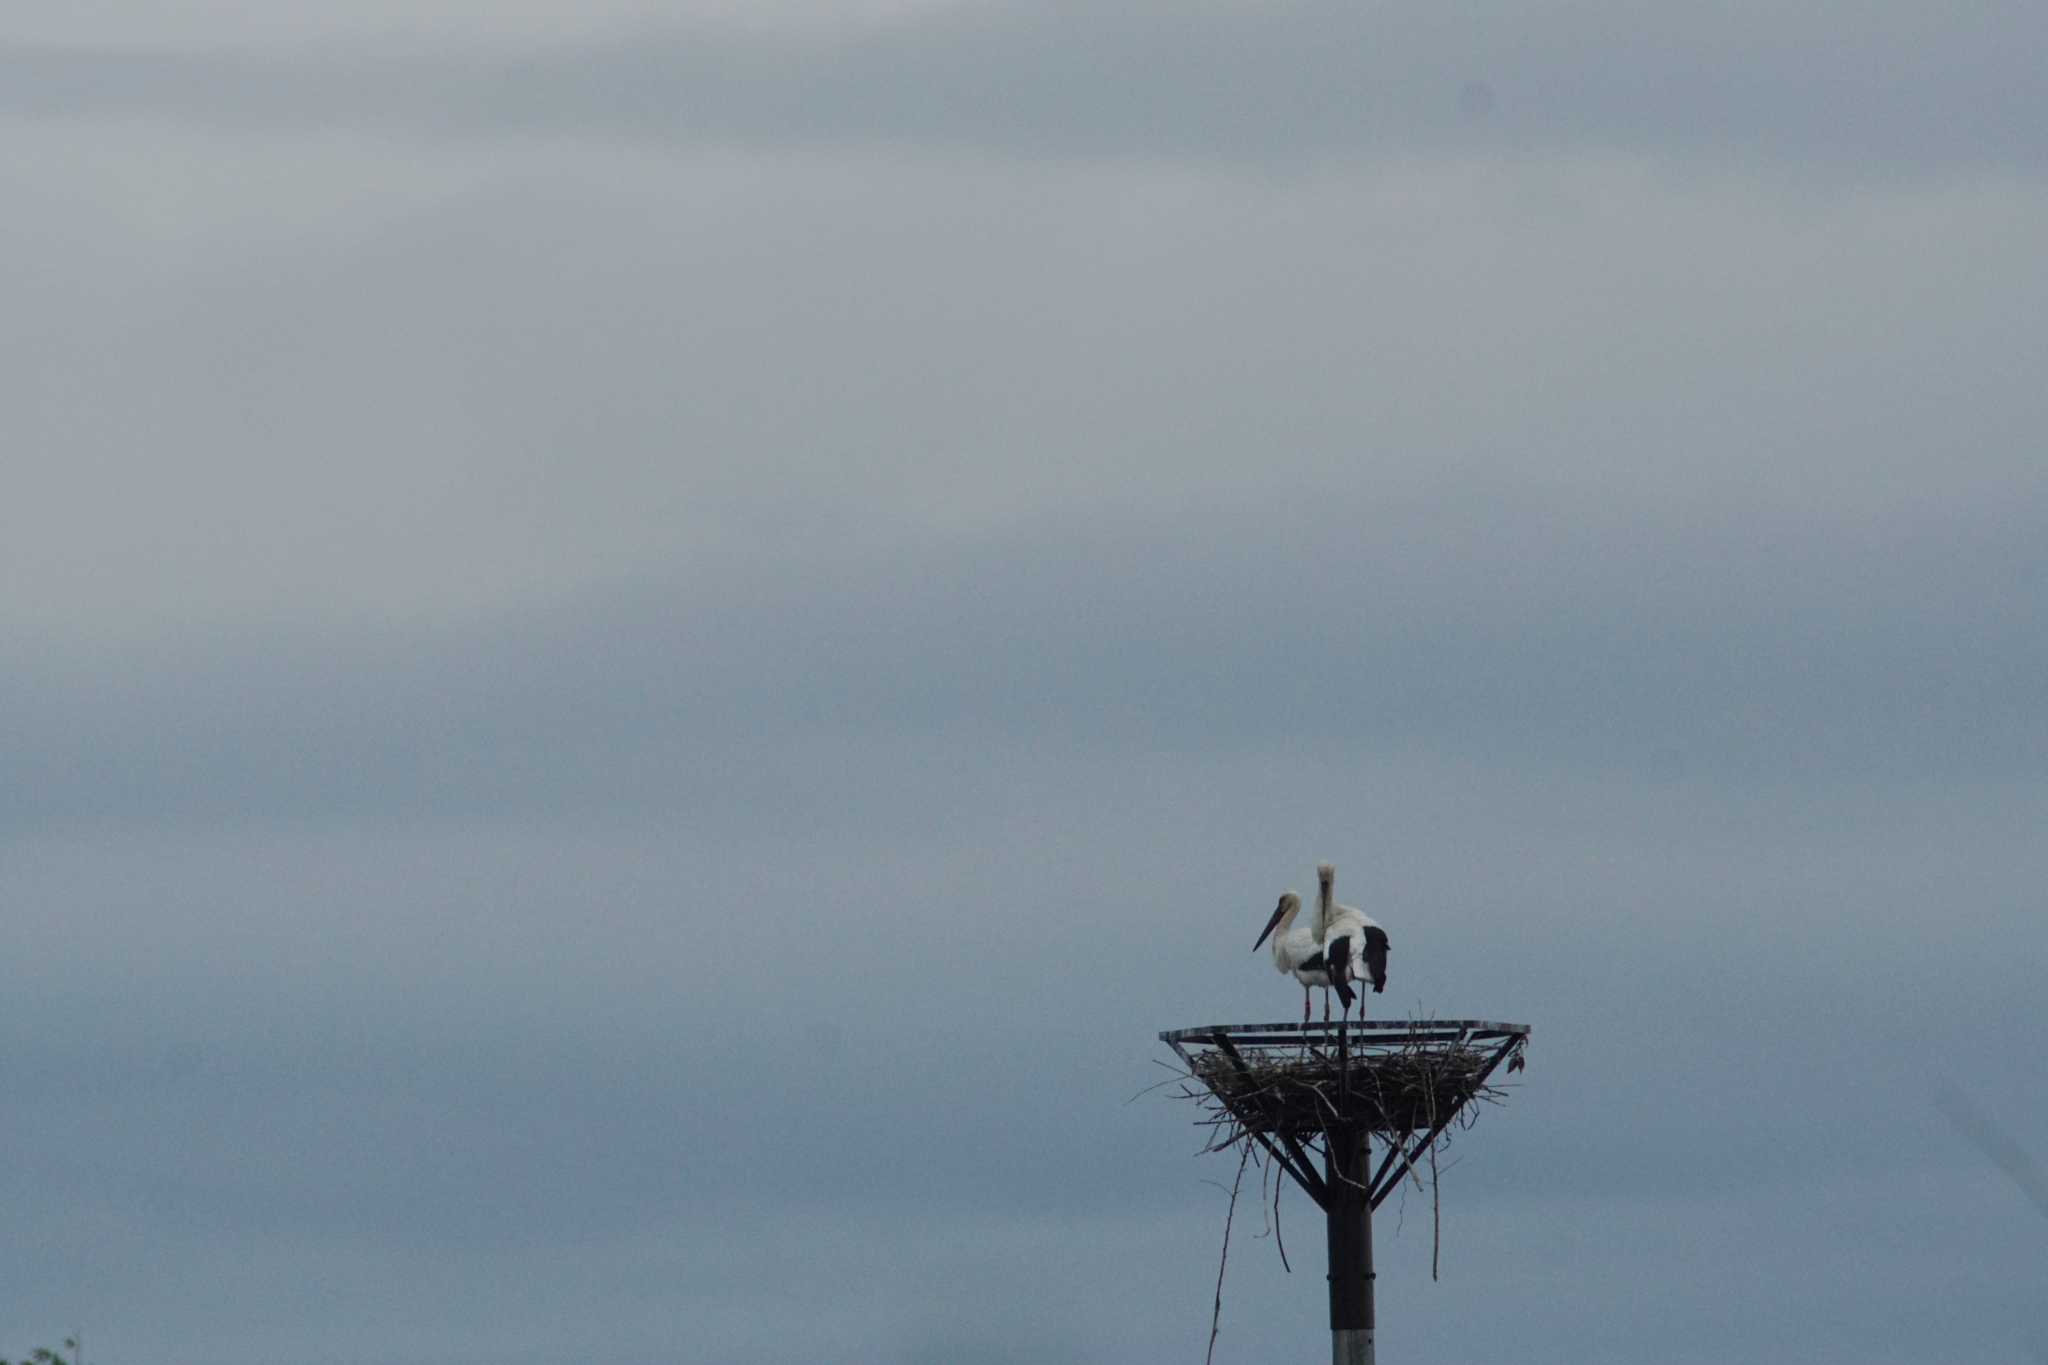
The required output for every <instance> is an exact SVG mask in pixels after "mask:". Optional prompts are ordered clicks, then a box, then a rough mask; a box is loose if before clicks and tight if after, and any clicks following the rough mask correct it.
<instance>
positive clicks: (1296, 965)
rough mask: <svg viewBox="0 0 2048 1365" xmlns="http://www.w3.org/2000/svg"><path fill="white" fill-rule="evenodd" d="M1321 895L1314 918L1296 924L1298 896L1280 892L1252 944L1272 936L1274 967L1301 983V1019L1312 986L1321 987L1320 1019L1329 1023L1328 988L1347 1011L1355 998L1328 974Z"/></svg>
mask: <svg viewBox="0 0 2048 1365" xmlns="http://www.w3.org/2000/svg"><path fill="white" fill-rule="evenodd" d="M1328 901H1329V897H1328V896H1324V897H1323V900H1322V902H1321V903H1319V904H1318V907H1317V910H1316V916H1315V920H1314V922H1313V923H1311V924H1297V923H1296V922H1295V921H1296V920H1297V919H1298V918H1299V917H1300V915H1301V897H1299V896H1297V895H1295V894H1294V893H1293V892H1292V891H1283V892H1281V893H1280V904H1278V905H1277V906H1275V907H1274V908H1273V917H1272V918H1271V919H1269V920H1267V921H1266V927H1265V928H1264V929H1262V930H1260V931H1259V941H1258V942H1257V943H1254V944H1253V945H1252V951H1253V952H1255V953H1256V952H1257V951H1258V950H1259V948H1260V947H1261V946H1262V945H1263V944H1264V943H1265V941H1266V936H1267V935H1268V934H1271V935H1272V936H1273V966H1274V967H1275V968H1276V969H1277V970H1278V971H1279V972H1280V974H1281V975H1282V976H1292V977H1293V978H1294V979H1295V980H1296V981H1299V982H1300V983H1301V1022H1302V1023H1304V1024H1306V1023H1307V1022H1308V993H1309V989H1310V988H1311V987H1313V986H1321V987H1324V992H1323V1022H1324V1023H1326V1024H1327V1023H1329V1022H1330V996H1329V990H1330V988H1335V990H1336V992H1337V998H1338V999H1339V1000H1342V1001H1343V1002H1344V1008H1345V1010H1346V1011H1347V1012H1348V1011H1349V1010H1350V1008H1351V1001H1352V999H1353V998H1354V997H1353V996H1352V993H1351V987H1350V985H1349V983H1348V982H1344V981H1334V980H1332V979H1331V977H1330V970H1329V965H1328V959H1327V958H1326V957H1325V956H1324V951H1323V929H1324V915H1323V910H1322V905H1323V904H1327V903H1328Z"/></svg>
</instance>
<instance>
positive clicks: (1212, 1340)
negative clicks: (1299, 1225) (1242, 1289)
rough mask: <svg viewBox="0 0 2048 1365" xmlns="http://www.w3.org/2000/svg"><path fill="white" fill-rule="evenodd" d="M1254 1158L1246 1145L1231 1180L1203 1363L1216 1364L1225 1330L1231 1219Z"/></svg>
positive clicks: (1235, 1211) (1250, 1146)
mask: <svg viewBox="0 0 2048 1365" xmlns="http://www.w3.org/2000/svg"><path fill="white" fill-rule="evenodd" d="M1251 1159H1252V1145H1251V1144H1250V1143H1249V1142H1247V1143H1246V1144H1245V1145H1244V1153H1243V1155H1241V1156H1239V1157H1238V1159H1237V1179H1235V1180H1233V1181H1231V1182H1230V1207H1229V1209H1227V1210H1226V1211H1225V1212H1224V1214H1223V1255H1222V1256H1221V1257H1219V1258H1218V1259H1217V1261H1216V1308H1215V1311H1214V1312H1212V1313H1211V1314H1210V1315H1209V1353H1208V1354H1207V1355H1206V1356H1204V1357H1202V1365H1215V1362H1216V1334H1217V1333H1218V1332H1220V1331H1222V1330H1223V1271H1224V1268H1225V1267H1226V1266H1228V1265H1229V1264H1230V1220H1231V1219H1233V1218H1235V1217H1237V1187H1238V1186H1240V1185H1242V1184H1243V1183H1244V1167H1245V1163H1246V1162H1248V1161H1250V1160H1251Z"/></svg>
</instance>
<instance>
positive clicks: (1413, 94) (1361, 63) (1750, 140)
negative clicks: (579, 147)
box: [0, 0, 2043, 167]
mask: <svg viewBox="0 0 2048 1365" xmlns="http://www.w3.org/2000/svg"><path fill="white" fill-rule="evenodd" d="M2040 23H2041V21H2040V18H2039V15H2038V14H2037V13H2036V12H2035V11H2034V10H2033V9H2031V8H2029V7H2027V6H2024V5H2017V4H2010V3H1986V4H1980V5H1972V6H1967V7H1965V8H1964V9H1962V10H1960V11H1953V12H1950V13H1947V14H1946V15H1945V16H1944V18H1943V20H1942V21H1941V22H1939V23H1934V22H1929V21H1928V20H1927V18H1926V16H1925V14H1924V12H1922V11H1920V10H1917V9H1915V8H1913V7H1911V6H1899V5H1894V6H1883V7H1878V8H1877V9H1875V10H1871V9H1865V10H1859V11H1857V12H1856V13H1855V14H1854V15H1843V14H1837V13H1833V12H1829V11H1825V10H1821V11H1812V12H1809V13H1804V14H1801V15H1796V16H1794V15H1786V14H1785V13H1783V12H1782V11H1781V10H1778V9H1773V8H1771V7H1767V6H1759V5H1741V6H1734V7H1726V6H1724V7H1721V8H1717V9H1714V10H1710V11H1699V12H1696V13H1688V14H1684V15H1672V16H1660V17H1659V19H1658V21H1657V22H1656V23H1655V24H1654V25H1647V24H1645V23H1644V22H1643V21H1642V16H1641V15H1640V13H1639V12H1637V11H1635V10H1633V9H1631V8H1629V7H1627V6H1616V5H1613V4H1611V3H1585V4H1576V5H1570V6H1564V7H1561V8H1551V9H1547V10H1545V11H1544V12H1542V13H1541V14H1536V13H1529V14H1506V13H1503V12H1501V11H1499V10H1497V9H1494V8H1490V7H1485V6H1476V5H1462V6H1452V7H1448V8H1446V7H1443V6H1433V7H1425V6H1413V5H1375V6H1355V5H1354V6H1347V5H1338V4H1330V3H1325V2H1324V0H1304V2H1303V3H1293V4H1288V5H1283V6H1271V5H1264V6H1246V5H1238V4H1229V3H1208V4H1202V5H1197V6H1193V7H1190V6H1171V7H1166V8H1158V7H1152V8H1131V7H1120V8H1118V9H1117V10H1115V11H1114V12H1108V11H1102V10H1099V9H1094V8H1090V7H1087V6H1076V5H1070V4H1053V3H1030V4H975V5H947V6H941V7H936V8H932V9H928V10H917V11H912V12H910V13H907V14H904V15H901V16H897V17H895V18H893V19H890V20H887V21H883V22H876V23H871V24H866V25H862V26H859V27H856V28H852V29H840V30H838V31H836V32H835V31H833V30H832V29H830V28H827V29H823V30H821V29H819V28H817V27H815V26H813V25H811V24H809V23H805V24H802V25H797V26H793V27H782V28H778V29H774V30H763V29H759V28H755V29H741V28H736V27H734V26H732V25H731V24H730V23H729V22H720V21H717V20H712V21H710V22H706V21H705V20H704V19H703V18H702V17H700V18H699V19H698V20H696V21H695V22H689V23H686V24H683V25H679V26H673V27H662V26H652V27H644V28H641V29H640V30H639V31H628V32H616V31H614V32H609V33H605V34H603V35H602V36H598V37H594V38H588V39H584V40H582V41H580V42H573V41H572V42H570V43H567V44H564V43H561V42H553V43H548V44H545V45H543V44H541V43H539V42H534V41H533V40H532V39H530V38H529V39H528V40H527V42H528V43H529V44H530V45H529V46H528V47H527V48H526V50H524V51H521V52H519V53H518V54H517V55H516V56H506V55H504V54H503V53H501V52H490V51H488V50H483V51H479V50H478V49H477V47H476V45H475V42H474V40H472V43H471V46H470V49H469V51H468V52H467V54H464V53H462V52H461V51H460V50H458V49H456V48H454V47H452V46H443V47H441V48H440V49H439V50H435V49H434V48H432V47H424V48H423V47H421V46H419V45H418V44H417V43H416V42H415V43H413V44H412V45H411V46H410V47H409V48H408V49H405V50H401V49H398V48H396V47H394V45H393V44H392V43H390V42H389V41H388V40H387V41H386V42H384V43H383V44H382V48H381V50H378V49H375V48H362V47H358V48H357V50H355V51H354V52H352V53H351V52H347V51H344V50H342V49H341V47H340V45H339V44H334V43H330V44H328V45H326V48H325V49H324V50H312V51H301V52H298V53H295V54H289V55H287V54H285V53H283V52H281V51H279V50H276V49H272V50H262V49H258V50H255V51H253V52H245V53H243V54H239V55H235V56H225V55H218V54H209V53H206V52H186V53H177V52H169V51H163V50H158V51H155V52H143V53H133V52H120V51H114V50H110V49H100V50H92V49H50V48H29V47H17V48H16V49H14V51H13V52H12V53H10V54H8V56H7V58H6V59H5V60H4V61H0V70H4V71H5V73H6V77H7V79H6V82H5V87H4V88H5V89H6V90H7V91H8V96H7V107H8V108H10V109H11V110H12V111H14V112H16V113H17V114H22V115H31V116H43V115H74V114H80V113H90V112H97V113H103V114H104V113H118V112H121V111H124V110H125V111H130V112H136V113H141V112H144V111H149V112H153V113H155V114H157V115H159V116H173V117H183V118H189V119H195V120H199V121H202V122H207V123H225V124H229V125H249V124H277V123H280V122H282V123H298V124H304V125H323V124H330V123H340V124H345V125H369V126H386V127H413V128H417V129H422V130H428V129H431V130H437V131H442V132H459V133H466V134H478V133H487V134H491V135H497V134H502V133H505V132H508V131H514V130H517V131H521V132H525V133H529V134H548V133H564V132H574V133H583V134H588V135H593V136H598V137H619V136H623V137H627V138H633V139H646V140H651V141H655V142H677V143H684V144H688V143H704V142H711V143H734V144H740V145H776V144H780V145H792V146H804V145H808V146H832V145H842V144H846V143H849V142H861V141H880V142H884V143H890V144H910V145H925V146H934V145H936V146H944V147H958V148H972V149H977V150H981V151H988V152H996V153H1001V154H1006V155H1023V156H1034V157H1039V156H1084V157H1098V156H1109V157H1118V158H1123V157H1161V156H1164V157H1187V158H1193V159H1197V160H1202V159H1211V158H1220V159H1224V160H1229V161H1244V162H1253V163H1267V164H1271V163H1296V162H1299V161H1301V160H1303V159H1310V160H1313V159H1317V158H1321V157H1327V156H1349V155H1357V154H1367V155H1390V154H1391V155H1400V154H1409V153H1414V152H1416V151H1418V150H1425V149H1435V150H1441V149H1444V148H1447V147H1455V146H1458V145H1463V144H1468V143H1472V142H1475V141H1476V142H1478V143H1479V144H1481V145H1505V146H1512V147H1527V146H1532V145H1539V146H1540V145H1548V146H1572V145H1578V146H1591V147H1598V148H1609V149H1613V148H1625V149H1633V150H1638V151H1653V152H1664V153H1706V154H1708V155H1710V156H1714V157H1720V158H1748V157H1755V156H1760V155H1761V156H1767V157H1776V156H1789V157H1791V158H1793V159H1795V160H1805V159H1818V160H1821V161H1827V162H1833V161H1844V162H1848V163H1851V164H1856V165H1861V166H1865V167H1870V166H1876V165H1892V166H1897V165H1900V164H1902V163H1906V164H1914V165H1918V166H1921V167H1927V166H1938V165H1956V164H1961V165H1982V164H2014V165H2020V166H2026V167H2037V166H2038V165H2039V163H2040V158H2041V154H2042V150H2043V148H2042V143H2041V141H2040V139H2039V136H2038V133H2037V130H2038V128H2039V127H2040V124H2041V120H2040V119H2039V118H2038V117H2037V114H2038V112H2039V105H2040V100H2041V94H2042V87H2041V83H2040V79H2039V73H2038V71H2036V70H2035V69H2034V67H2033V66H2032V65H2030V64H2028V63H2027V62H2026V61H2025V60H2024V59H2023V58H2022V57H2021V56H2020V54H2021V53H2024V52H2026V51H2027V50H2029V48H2030V46H2031V45H2032V44H2031V42H2030V40H2032V39H2038V38H2039V37H2040V36H2041V32H2040ZM458 31H459V30H458ZM509 32H511V33H517V32H518V29H517V26H513V27H512V28H511V29H510V30H509ZM1476 88H1484V89H1485V90H1487V91H1488V92H1489V93H1490V96H1491V99H1490V101H1482V102H1477V103H1475V101H1474V100H1473V99H1472V98H1471V96H1470V93H1469V92H1470V91H1472V90H1473V89H1476ZM1482 108H1483V109H1484V113H1483V114H1481V113H1476V112H1475V110H1476V109H1482Z"/></svg>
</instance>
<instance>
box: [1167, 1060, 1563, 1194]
mask: <svg viewBox="0 0 2048 1365" xmlns="http://www.w3.org/2000/svg"><path fill="white" fill-rule="evenodd" d="M1159 1038H1160V1041H1161V1042H1163V1043H1165V1044H1166V1045H1167V1046H1169V1047H1171V1048H1172V1049H1173V1050H1174V1052H1175V1054H1176V1055H1178V1056H1179V1057H1180V1059H1181V1061H1182V1063H1183V1064H1184V1065H1185V1066H1186V1067H1187V1072H1188V1076H1189V1078H1190V1079H1191V1080H1193V1081H1196V1082H1199V1083H1200V1085H1201V1086H1202V1087H1203V1088H1202V1089H1201V1090H1195V1089H1193V1088H1192V1087H1191V1088H1190V1089H1189V1090H1188V1091H1187V1092H1186V1094H1187V1096H1188V1097H1189V1098H1193V1099H1197V1100H1201V1101H1203V1102H1204V1108H1205V1112H1206V1117H1205V1118H1204V1119H1203V1122H1204V1123H1205V1124H1206V1125H1208V1126H1209V1127H1210V1128H1212V1129H1213V1130H1214V1136H1213V1137H1212V1139H1211V1141H1210V1143H1209V1147H1208V1150H1211V1151H1216V1150H1222V1149H1224V1148H1228V1147H1235V1146H1237V1145H1238V1144H1240V1143H1244V1142H1256V1143H1257V1144H1258V1145H1259V1146H1260V1147H1261V1148H1263V1149H1264V1151H1265V1153H1266V1154H1267V1155H1268V1156H1270V1157H1271V1158H1272V1159H1273V1160H1274V1161H1275V1162H1276V1163H1277V1164H1278V1165H1279V1166H1280V1167H1281V1169H1283V1170H1284V1171H1286V1172H1287V1174H1288V1175H1289V1176H1291V1177H1292V1178H1293V1179H1294V1182H1295V1183H1296V1184H1297V1185H1299V1186H1300V1187H1301V1188H1302V1189H1303V1190H1304V1191H1305V1192H1306V1193H1307V1194H1308V1195H1309V1197H1310V1198H1311V1199H1313V1200H1315V1202H1316V1203H1317V1204H1318V1205H1320V1206H1322V1207H1323V1208H1324V1209H1325V1210H1328V1209H1329V1208H1330V1207H1331V1190H1330V1187H1329V1176H1330V1171H1329V1167H1328V1163H1327V1160H1326V1161H1324V1162H1317V1161H1314V1160H1312V1159H1311V1154H1312V1153H1313V1154H1315V1155H1320V1156H1324V1157H1327V1156H1328V1155H1329V1154H1330V1152H1331V1146H1330V1139H1331V1136H1332V1135H1333V1134H1340V1135H1344V1140H1345V1141H1346V1142H1349V1141H1355V1140H1356V1139H1358V1138H1362V1137H1364V1136H1366V1135H1368V1134H1369V1135H1372V1136H1376V1137H1379V1138H1381V1139H1382V1140H1383V1142H1384V1143H1385V1146H1386V1151H1385V1155H1384V1158H1383V1159H1382V1160H1381V1161H1380V1162H1379V1163H1378V1169H1377V1170H1376V1171H1374V1172H1373V1173H1372V1174H1371V1177H1370V1179H1369V1180H1366V1181H1361V1182H1359V1183H1363V1184H1364V1185H1365V1187H1366V1188H1365V1191H1364V1192H1365V1193H1366V1195H1367V1196H1368V1198H1369V1200H1370V1206H1371V1207H1372V1208H1378V1207H1379V1205H1380V1203H1381V1202H1382V1201H1383V1200H1385V1199H1386V1197H1387V1195H1388V1194H1389V1193H1391V1192H1392V1191H1393V1189H1394V1188H1395V1187H1396V1186H1397V1185H1399V1183H1400V1182H1401V1180H1402V1179H1403V1178H1404V1177H1406V1175H1407V1174H1408V1172H1409V1171H1410V1170H1411V1169H1412V1168H1413V1167H1414V1165H1415V1163H1416V1161H1418V1160H1419V1159H1421V1158H1422V1157H1423V1156H1424V1155H1425V1154H1426V1153H1427V1152H1429V1150H1430V1149H1431V1147H1432V1146H1434V1145H1435V1144H1436V1142H1437V1140H1438V1138H1440V1137H1442V1136H1443V1135H1444V1132H1445V1130H1446V1129H1447V1128H1449V1127H1450V1126H1451V1124H1452V1123H1453V1122H1462V1123H1463V1124H1464V1125H1466V1126H1469V1125H1470V1123H1471V1121H1472V1117H1473V1115H1472V1114H1471V1112H1470V1111H1469V1109H1468V1106H1469V1105H1471V1104H1472V1102H1473V1101H1475V1100H1498V1099H1499V1098H1501V1092H1500V1091H1499V1090H1497V1089H1496V1088H1494V1087H1493V1086H1491V1085H1490V1084H1489V1081H1490V1080H1491V1078H1492V1077H1493V1076H1494V1074H1495V1073H1496V1071H1497V1070H1498V1069H1499V1068H1500V1066H1501V1065H1502V1064H1503V1063H1507V1064H1508V1069H1509V1070H1510V1071H1514V1070H1519V1069H1520V1067H1521V1053H1522V1049H1523V1048H1524V1047H1525V1046H1527V1044H1528V1041H1529V1026H1528V1025H1526V1024H1500V1023H1494V1022H1492V1021H1490V1020H1485V1019H1395V1020H1387V1019H1363V1020H1351V1021H1348V1022H1338V1023H1320V1024H1317V1023H1310V1024H1210V1025H1207V1026H1204V1027H1201V1028H1184V1029H1169V1030H1167V1031H1166V1032H1164V1033H1162V1034H1160V1035H1159ZM1318 1165H1321V1166H1323V1167H1324V1169H1323V1170H1322V1171H1320V1172H1319V1171H1318V1170H1317V1167H1318ZM1361 1174H1363V1173H1362V1172H1361ZM1347 1193H1348V1192H1347Z"/></svg>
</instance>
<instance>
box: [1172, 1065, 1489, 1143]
mask: <svg viewBox="0 0 2048 1365" xmlns="http://www.w3.org/2000/svg"><path fill="white" fill-rule="evenodd" d="M1492 1051H1493V1050H1492V1049H1491V1048H1481V1047H1473V1046H1469V1045H1462V1044H1433V1045H1421V1046H1414V1047H1403V1048H1398V1049H1396V1050H1394V1051H1390V1052H1372V1051H1364V1050H1354V1051H1351V1052H1349V1053H1348V1054H1343V1055H1340V1054H1339V1053H1338V1051H1336V1050H1335V1049H1331V1048H1325V1047H1307V1048H1303V1047H1298V1046H1289V1047H1247V1048H1239V1049H1234V1050H1233V1052H1225V1051H1222V1050H1221V1049H1215V1050H1204V1051H1201V1052H1197V1053H1194V1054H1193V1055H1192V1056H1191V1058H1190V1060H1191V1062H1192V1064H1193V1077H1194V1079H1196V1080H1198V1081H1200V1082H1201V1083H1202V1085H1203V1087H1204V1088H1205V1089H1206V1092H1207V1093H1203V1091H1201V1090H1190V1091H1189V1092H1188V1097H1189V1098H1193V1099H1197V1100H1200V1101H1201V1102H1202V1103H1203V1106H1204V1108H1205V1109H1206V1110H1208V1111H1209V1114H1208V1119H1207V1121H1208V1122H1210V1123H1212V1124H1214V1125H1215V1126H1217V1127H1219V1128H1222V1129H1224V1130H1225V1131H1224V1132H1223V1133H1221V1134H1219V1139H1218V1141H1217V1142H1216V1144H1215V1146H1216V1147H1218V1148H1220V1147H1225V1146H1230V1145H1233V1144H1234V1143H1236V1142H1237V1141H1239V1140H1242V1139H1243V1138H1244V1137H1245V1136H1246V1134H1247V1132H1248V1131H1249V1132H1261V1133H1268V1134H1286V1135H1288V1136H1291V1137H1296V1138H1307V1137H1310V1136H1320V1135H1321V1134H1323V1133H1324V1132H1325V1131H1326V1130H1328V1129H1330V1128H1333V1127H1336V1126H1337V1125H1339V1124H1345V1125H1356V1126H1358V1127H1361V1128H1364V1129H1367V1130H1368V1131H1371V1132H1375V1133H1383V1134H1390V1135H1395V1134H1405V1133H1410V1132H1416V1131H1422V1132H1427V1131H1428V1130H1429V1129H1431V1128H1434V1127H1435V1126H1436V1124H1437V1121H1438V1120H1439V1119H1441V1118H1444V1117H1447V1116H1449V1115H1452V1114H1458V1113H1459V1112H1460V1111H1461V1110H1463V1109H1464V1107H1465V1105H1466V1104H1467V1103H1468V1102H1470V1101H1472V1100H1475V1099H1479V1100H1486V1101H1488V1102H1498V1100H1499V1099H1500V1098H1501V1094H1502V1092H1501V1091H1499V1090H1498V1089H1496V1088H1495V1087H1494V1086H1491V1085H1486V1084H1482V1083H1481V1081H1480V1079H1479V1077H1480V1074H1481V1073H1482V1072H1483V1071H1485V1069H1486V1063H1487V1061H1488V1059H1489V1057H1490V1056H1491V1055H1492Z"/></svg>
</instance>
